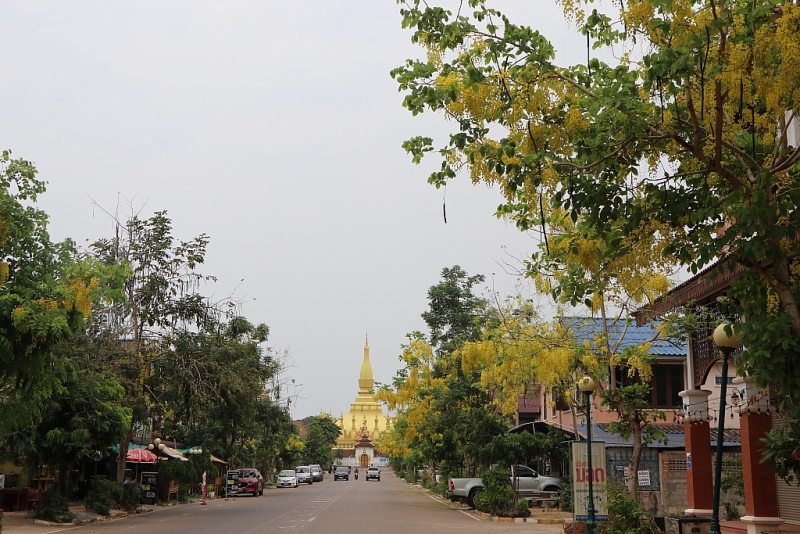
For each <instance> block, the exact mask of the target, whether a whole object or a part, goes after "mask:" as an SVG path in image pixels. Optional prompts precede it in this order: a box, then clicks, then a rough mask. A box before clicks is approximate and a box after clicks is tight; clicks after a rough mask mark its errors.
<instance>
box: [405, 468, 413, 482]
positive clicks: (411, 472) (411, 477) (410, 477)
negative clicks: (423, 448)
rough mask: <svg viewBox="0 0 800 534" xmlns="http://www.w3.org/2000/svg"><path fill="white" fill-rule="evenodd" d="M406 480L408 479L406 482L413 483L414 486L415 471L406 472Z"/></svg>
mask: <svg viewBox="0 0 800 534" xmlns="http://www.w3.org/2000/svg"><path fill="white" fill-rule="evenodd" d="M405 479H406V482H411V483H412V484H413V483H414V482H415V480H414V471H408V472H406V476H405Z"/></svg>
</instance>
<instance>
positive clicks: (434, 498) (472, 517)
mask: <svg viewBox="0 0 800 534" xmlns="http://www.w3.org/2000/svg"><path fill="white" fill-rule="evenodd" d="M425 496H426V497H428V498H430V499H433V500H434V501H436V502H438V503H439V504H443V503H442V501H440V500H439V499H437V498H436V497H433V496H431V495H427V494H426V495H425ZM445 506H447V505H445ZM453 510H455V511H456V512H461V513H462V514H464V515H465V516H467V517H469V518H470V519H474V520H475V521H480V519H478V518H477V517H475V516H474V515H472V514H468V513H467V512H465V511H464V510H457V509H455V508H453Z"/></svg>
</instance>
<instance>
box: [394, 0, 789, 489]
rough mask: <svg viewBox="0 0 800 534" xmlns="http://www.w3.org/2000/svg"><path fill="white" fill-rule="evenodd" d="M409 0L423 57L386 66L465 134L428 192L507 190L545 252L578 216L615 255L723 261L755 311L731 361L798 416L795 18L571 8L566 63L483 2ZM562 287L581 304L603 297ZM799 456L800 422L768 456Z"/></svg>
mask: <svg viewBox="0 0 800 534" xmlns="http://www.w3.org/2000/svg"><path fill="white" fill-rule="evenodd" d="M401 3H402V4H403V7H402V9H401V13H402V17H403V26H404V27H406V28H412V29H413V31H414V33H413V38H412V39H413V41H414V42H417V43H419V44H421V45H423V46H425V47H426V48H427V50H428V52H429V54H428V58H427V59H426V60H416V61H415V60H409V61H408V62H407V63H406V64H405V65H404V66H403V67H400V68H398V69H395V70H394V71H393V72H392V75H393V76H394V77H395V79H396V80H397V81H398V83H399V85H400V88H401V90H403V91H406V93H407V94H406V97H405V100H404V105H405V106H406V107H407V108H408V109H409V110H410V111H411V112H412V113H414V114H417V113H420V112H423V111H425V110H433V111H435V112H441V113H442V114H444V115H445V116H447V117H448V118H451V119H453V124H455V125H456V128H457V131H456V132H454V133H453V134H452V135H450V138H449V140H448V141H447V142H446V143H445V144H444V145H442V146H441V147H440V149H439V153H440V155H441V156H442V167H441V169H440V170H439V171H437V172H435V173H433V174H432V175H431V176H430V178H429V181H430V182H431V183H433V184H435V185H436V186H437V187H438V186H441V185H443V184H444V183H445V182H446V181H447V180H449V179H451V178H454V177H455V176H456V174H457V171H458V170H459V169H462V168H465V169H468V170H469V172H470V174H471V179H472V181H473V182H475V183H479V182H480V183H486V184H494V185H497V186H498V187H499V189H500V191H501V193H502V195H503V199H504V203H503V205H502V206H501V207H500V208H499V210H498V214H499V215H501V216H506V217H509V218H511V219H512V220H513V221H514V222H515V223H516V224H517V225H518V226H519V227H520V228H521V229H524V230H528V229H532V228H537V229H540V232H541V236H542V240H543V243H544V245H545V247H547V246H548V245H549V238H550V237H551V236H552V235H554V234H553V233H554V230H553V228H560V227H563V226H564V225H563V224H562V221H563V220H564V219H568V220H571V221H572V222H573V223H580V224H581V225H583V226H584V228H585V229H586V230H587V231H588V232H590V234H591V236H592V238H593V239H596V240H598V242H599V243H602V247H601V248H602V250H603V260H604V261H608V260H611V259H614V258H621V257H623V256H624V255H626V254H629V253H630V252H631V250H633V248H634V247H635V245H636V244H637V243H638V242H639V241H641V240H644V241H652V239H653V236H656V237H657V239H660V240H662V241H663V245H664V246H663V249H662V250H663V255H664V256H665V257H667V258H669V259H670V261H674V262H677V263H678V264H680V265H681V266H683V267H685V268H688V269H689V270H690V271H691V272H693V273H697V272H699V271H700V270H701V269H703V268H705V267H707V266H708V265H709V264H711V263H713V262H715V261H717V260H719V261H718V263H717V272H725V271H729V272H734V273H735V274H737V275H738V276H737V279H736V280H735V282H734V283H733V285H732V288H731V290H730V295H729V296H730V297H731V302H732V309H731V311H732V312H734V313H738V314H739V315H742V316H746V317H747V322H746V323H744V326H743V327H742V331H743V335H744V345H745V347H748V348H747V350H746V351H745V352H744V353H743V354H742V355H741V356H740V357H739V358H738V360H737V364H738V365H737V368H738V369H739V370H740V372H743V373H747V374H749V375H751V376H753V377H755V378H756V380H757V381H758V382H759V384H760V385H762V386H766V385H767V384H769V383H772V384H775V385H777V386H778V387H779V388H780V395H781V398H780V402H781V408H782V409H783V410H785V411H786V412H787V413H788V415H789V416H790V417H791V418H793V419H797V418H800V387H799V386H800V376H798V374H797V373H796V372H794V371H795V369H796V368H797V366H798V364H800V306H799V305H798V295H800V254H799V252H800V239H798V237H800V236H799V235H798V232H800V211H799V210H797V206H798V201H800V187H798V185H800V168H798V166H797V163H798V161H800V150H797V147H795V146H792V145H791V144H790V139H791V136H792V134H791V131H792V128H794V126H793V125H792V123H793V120H794V119H795V112H794V110H796V109H797V108H798V104H800V102H798V99H799V98H800V92H799V91H798V90H797V88H798V83H800V82H798V80H800V66H799V65H798V63H797V62H796V60H795V58H796V53H795V52H794V48H795V47H796V43H797V23H798V20H800V7H798V6H797V5H795V4H787V3H782V2H778V1H777V0H770V1H766V2H757V3H753V2H745V1H744V0H732V1H729V2H725V3H718V2H701V1H699V0H680V1H674V2H662V1H660V0H633V1H631V2H623V3H619V4H615V5H614V6H613V8H611V9H612V11H613V13H610V15H607V14H604V13H600V12H598V11H597V10H593V11H592V12H591V13H588V14H587V13H586V12H585V11H584V8H585V6H587V5H588V4H587V3H586V2H583V1H580V0H579V1H575V2H573V1H564V2H562V5H563V6H564V9H565V15H566V16H567V18H568V19H569V20H571V21H573V22H574V23H575V25H576V26H577V27H578V29H579V30H580V33H581V34H582V35H584V36H585V37H586V40H587V52H588V54H589V59H588V61H587V64H582V63H581V64H572V65H569V64H567V65H561V64H558V63H556V62H555V60H554V58H555V50H554V47H553V45H552V44H551V42H550V41H548V39H547V38H546V37H545V36H544V35H542V34H541V33H540V32H538V31H535V30H533V29H532V28H530V27H529V26H526V25H524V24H515V23H513V22H512V21H511V20H510V19H509V18H508V17H506V16H505V15H503V14H502V13H500V12H499V11H498V10H496V9H494V8H491V7H489V2H488V1H486V0H470V1H469V2H468V4H467V5H466V6H463V9H459V10H458V12H456V13H454V12H452V11H449V10H447V9H446V8H443V7H440V6H437V5H431V4H429V3H427V2H423V1H422V0H409V1H407V2H401ZM614 21H620V22H621V23H614ZM595 50H598V52H594V51H595ZM603 57H614V58H618V59H616V60H615V61H614V63H613V64H608V63H606V62H604V61H603V60H602V59H601V58H603ZM404 146H405V148H406V150H408V151H409V152H410V153H411V154H412V156H413V158H414V160H415V161H419V160H420V158H422V157H423V155H424V154H426V153H427V152H431V151H433V150H434V145H433V140H432V139H430V138H427V137H416V138H414V139H411V140H409V141H407V142H406V143H405V145H404ZM553 223H555V224H553ZM721 230H724V231H721ZM571 280H574V279H573V278H571V277H567V278H564V282H570V281H571ZM556 290H561V291H564V292H565V293H568V294H570V300H574V301H577V302H581V301H582V300H584V298H586V297H591V295H592V291H593V287H592V286H591V285H584V284H572V285H570V284H564V285H563V286H561V287H559V288H556ZM798 449H800V427H798V426H797V425H795V426H791V425H789V426H788V427H785V428H784V429H783V430H782V431H774V432H773V433H772V435H771V437H770V438H769V439H768V443H767V447H766V449H765V456H766V457H767V458H769V459H770V461H771V463H772V466H773V467H774V468H775V469H776V470H777V472H778V473H779V474H780V475H781V476H783V477H789V475H790V474H791V473H794V474H795V476H800V455H797V454H796V453H797V451H798Z"/></svg>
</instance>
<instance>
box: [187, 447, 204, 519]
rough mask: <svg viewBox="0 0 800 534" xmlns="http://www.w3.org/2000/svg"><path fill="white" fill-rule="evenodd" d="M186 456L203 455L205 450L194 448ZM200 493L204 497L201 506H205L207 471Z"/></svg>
mask: <svg viewBox="0 0 800 534" xmlns="http://www.w3.org/2000/svg"><path fill="white" fill-rule="evenodd" d="M186 454H191V455H193V456H197V455H198V454H203V449H202V448H200V447H192V448H191V449H189V450H188V451H186ZM192 489H194V486H193V487H192ZM200 492H201V494H202V496H203V498H202V500H201V501H200V504H201V505H204V506H205V504H206V472H205V471H203V482H202V484H201V485H200Z"/></svg>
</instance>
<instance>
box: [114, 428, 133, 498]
mask: <svg viewBox="0 0 800 534" xmlns="http://www.w3.org/2000/svg"><path fill="white" fill-rule="evenodd" d="M132 437H133V421H131V426H130V427H129V428H128V431H127V432H125V436H124V437H123V438H122V439H121V440H120V442H119V462H117V482H119V483H120V484H122V483H123V482H125V458H127V457H128V444H129V443H130V442H131V438H132Z"/></svg>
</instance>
